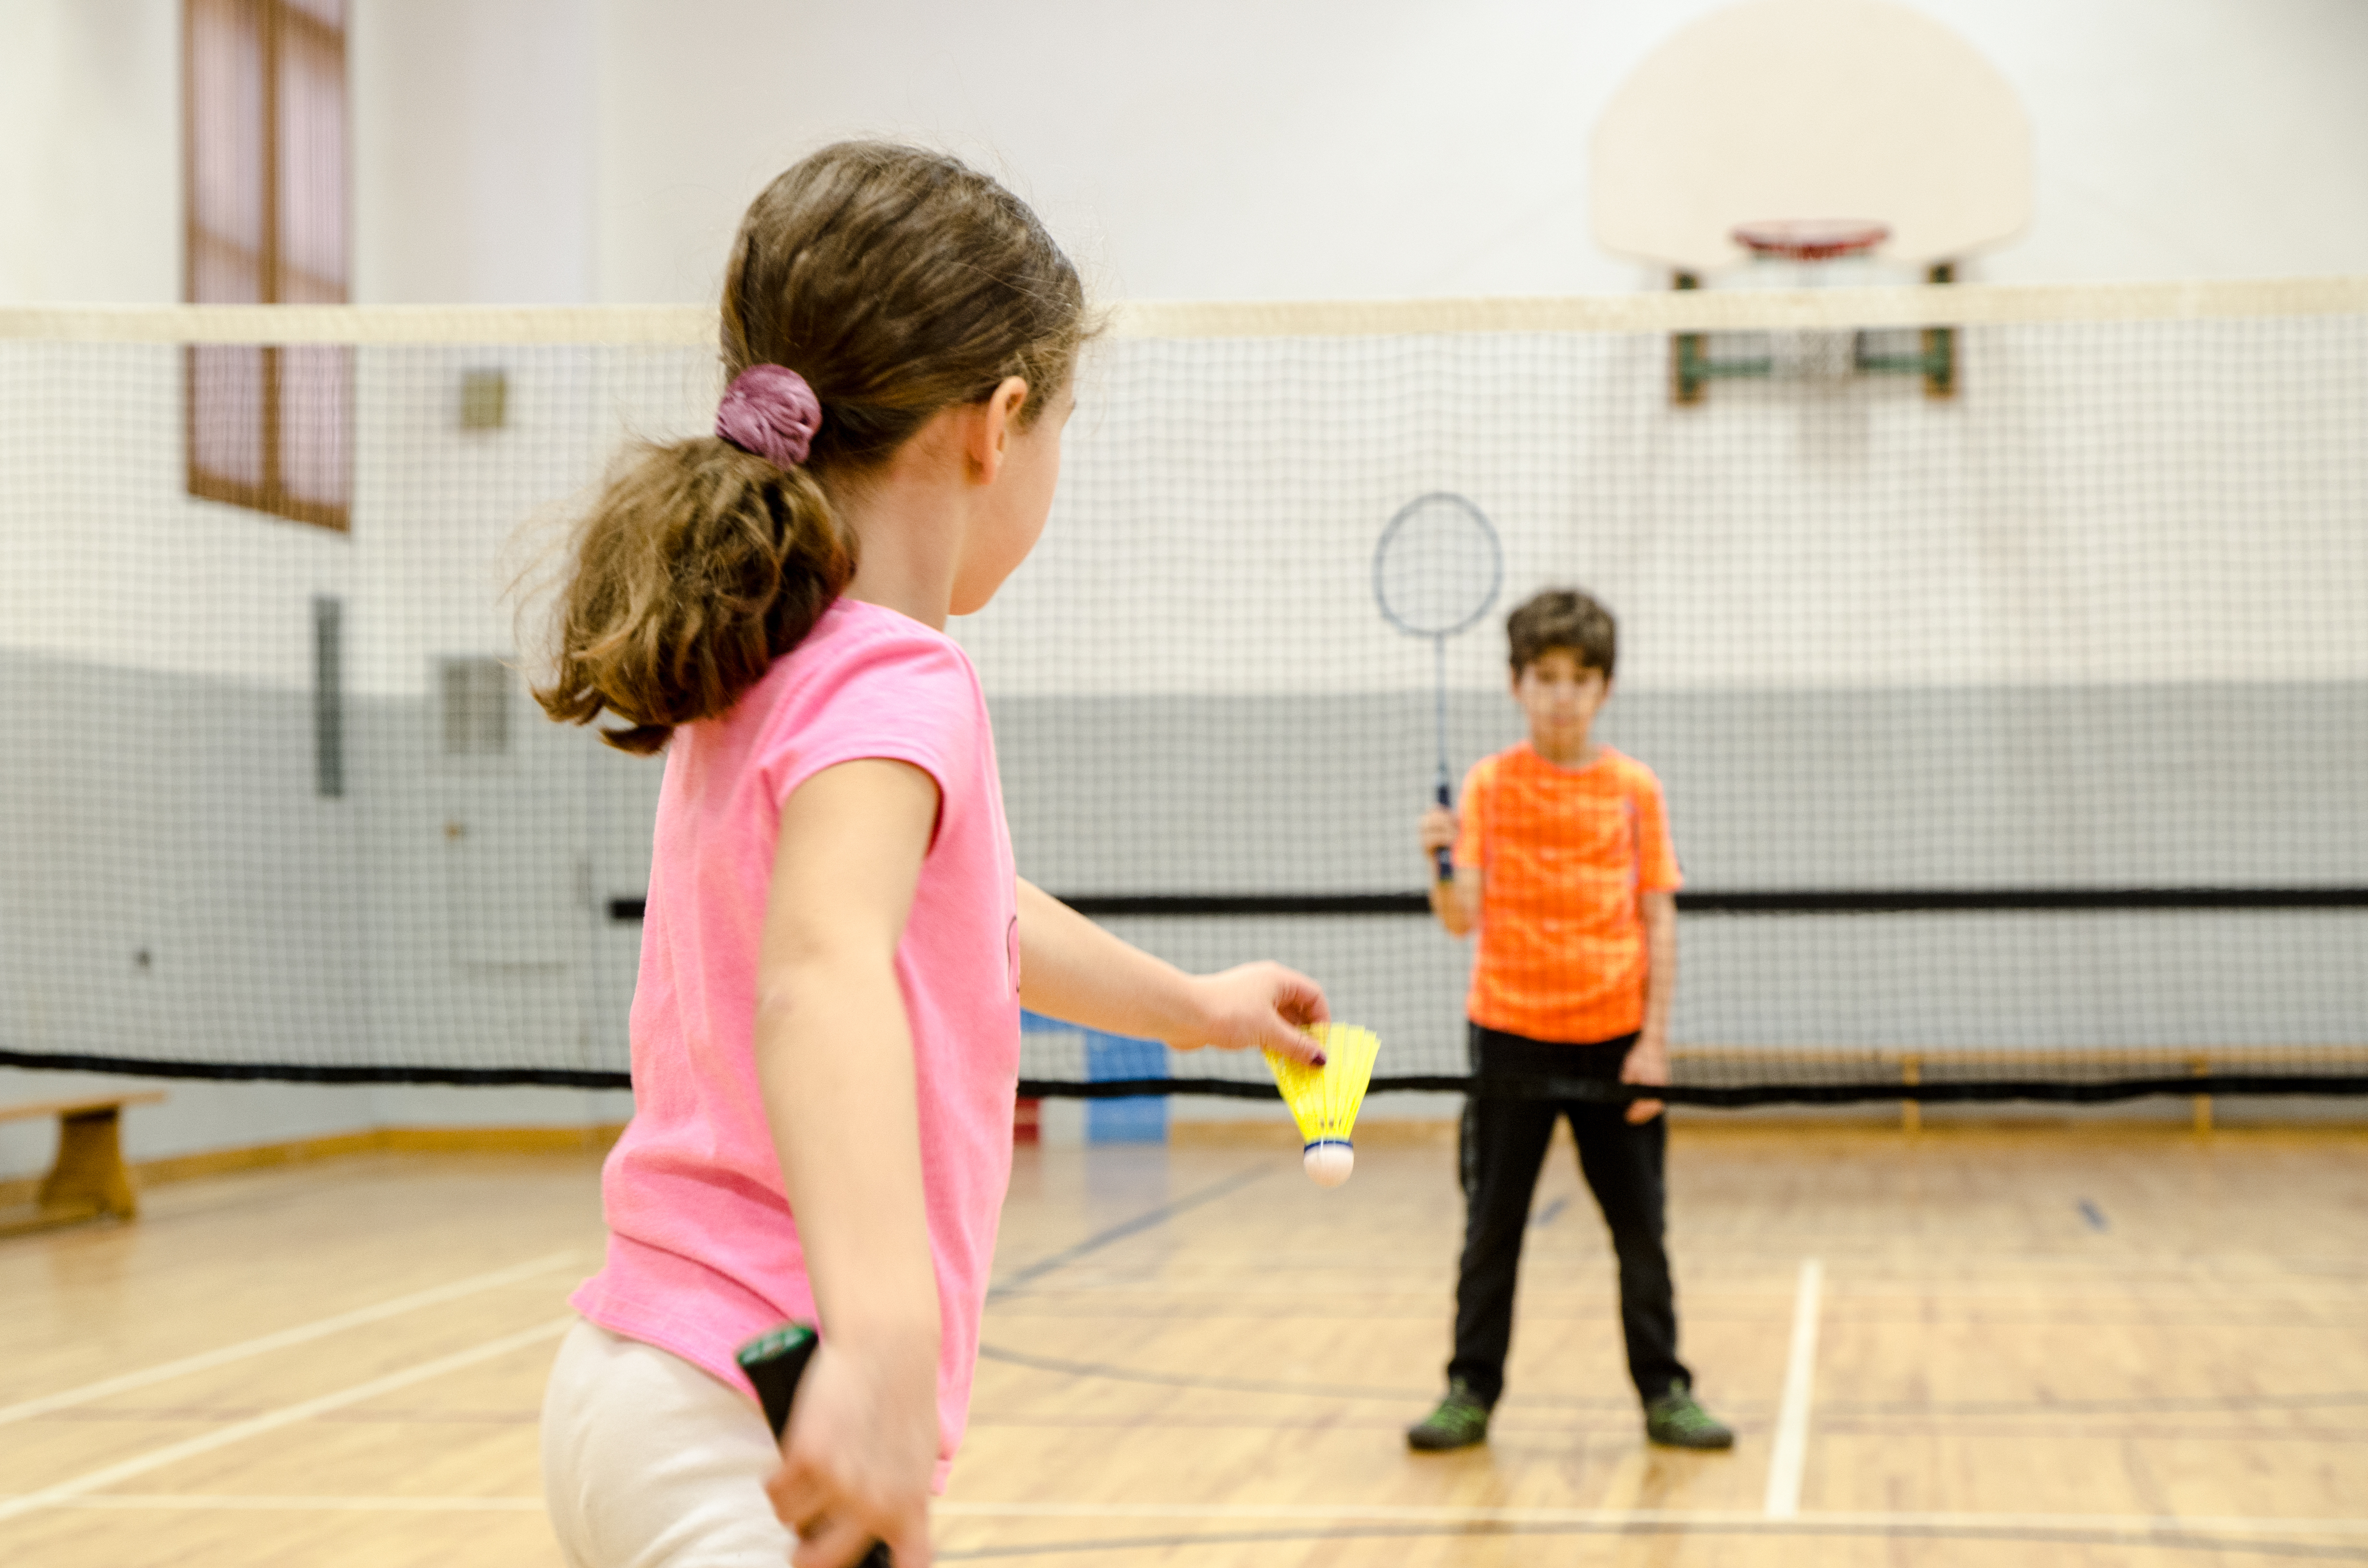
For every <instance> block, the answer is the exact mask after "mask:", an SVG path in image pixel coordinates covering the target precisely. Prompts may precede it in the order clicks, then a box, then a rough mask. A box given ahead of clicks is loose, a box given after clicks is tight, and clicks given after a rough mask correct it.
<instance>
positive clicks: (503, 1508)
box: [0, 1492, 2368, 1538]
mask: <svg viewBox="0 0 2368 1568" xmlns="http://www.w3.org/2000/svg"><path fill="white" fill-rule="evenodd" d="M12 1501H15V1499H13V1498H9V1497H6V1496H0V1504H5V1503H8V1502H12ZM50 1506H52V1507H59V1508H89V1509H98V1510H114V1511H121V1512H136V1513H174V1512H176V1511H183V1512H192V1513H199V1512H204V1513H386V1514H534V1513H541V1511H542V1506H543V1505H542V1499H541V1498H540V1497H337V1496H321V1497H303V1496H292V1497H291V1496H270V1495H256V1496H244V1495H240V1494H220V1493H170V1492H159V1493H111V1494H104V1495H100V1496H81V1497H69V1498H63V1499H60V1500H59V1501H58V1502H56V1503H54V1504H51V1505H50ZM932 1512H933V1513H934V1514H935V1515H936V1517H939V1518H943V1519H1105V1520H1113V1521H1115V1520H1122V1519H1180V1520H1197V1521H1201V1522H1206V1523H1220V1522H1234V1523H1242V1522H1247V1521H1254V1520H1265V1521H1269V1522H1272V1523H1309V1524H1324V1523H1334V1524H1353V1523H1359V1522H1366V1523H1374V1524H1438V1525H1492V1524H1494V1525H1596V1526H1601V1527H1603V1528H1621V1527H1622V1526H1633V1525H1662V1526H1670V1527H1677V1528H1682V1527H1684V1526H1687V1525H1700V1526H1703V1527H1705V1528H1712V1527H1719V1526H1725V1527H1728V1528H1733V1527H1736V1526H1748V1527H1759V1528H1769V1527H1770V1520H1769V1519H1768V1517H1767V1516H1766V1515H1765V1514H1761V1513H1757V1512H1752V1511H1749V1510H1745V1509H1736V1508H1485V1507H1465V1508H1459V1507H1421V1506H1392V1505H1388V1504H1370V1505H1360V1504H1344V1505H1341V1506H1325V1505H1322V1504H1290V1503H1278V1504H1258V1503H1202V1504H1194V1503H939V1504H938V1505H937V1506H935V1508H934V1509H933V1510H932ZM1773 1529H1774V1531H1775V1532H1776V1533H1789V1534H1801V1535H1810V1534H1815V1533H1816V1532H1817V1531H1819V1530H1831V1529H1858V1530H1882V1529H1898V1530H1913V1529H1959V1530H1981V1529H1989V1530H2059V1531H2064V1532H2066V1533H2077V1534H2083V1535H2094V1536H2099V1537H2112V1538H2119V1537H2127V1536H2160V1535H2181V1534H2196V1533H2214V1534H2226V1533H2230V1532H2250V1533H2252V1534H2254V1535H2283V1536H2310V1535H2332V1536H2368V1519H2308V1518H2300V1519H2298V1518H2258V1519H2257V1518H2248V1517H2244V1516H2242V1515H2185V1516H2183V1515H2177V1514H1968V1513H1891V1514H1884V1513H1831V1514H1823V1513H1806V1514H1796V1515H1794V1516H1793V1517H1792V1518H1791V1519H1787V1520H1782V1521H1777V1522H1776V1523H1775V1524H1774V1526H1773Z"/></svg>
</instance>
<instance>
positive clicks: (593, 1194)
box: [0, 1124, 2368, 1568]
mask: <svg viewBox="0 0 2368 1568" xmlns="http://www.w3.org/2000/svg"><path fill="white" fill-rule="evenodd" d="M1377 1131H1378V1130H1377ZM1671 1172H1672V1180H1673V1187H1674V1199H1673V1224H1672V1231H1673V1239H1674V1243H1675V1248H1676V1253H1677V1257H1678V1264H1679V1292H1680V1295H1679V1308H1680V1315H1681V1319H1682V1323H1683V1328H1684V1349H1685V1353H1686V1355H1687V1357H1688V1358H1689V1359H1690V1360H1691V1362H1692V1363H1693V1365H1694V1367H1695V1369H1696V1370H1697V1373H1698V1375H1699V1379H1700V1384H1701V1388H1702V1392H1703V1394H1704V1395H1705V1397H1706V1399H1707V1400H1708V1402H1709V1403H1711V1405H1712V1406H1713V1408H1714V1409H1715V1410H1717V1411H1718V1412H1720V1413H1721V1414H1723V1415H1726V1416H1727V1417H1729V1418H1730V1419H1731V1420H1732V1421H1733V1422H1734V1423H1735V1425H1736V1427H1737V1428H1738V1430H1739V1431H1740V1433H1741V1441H1740V1442H1739V1444H1738V1446H1737V1447H1736V1449H1735V1451H1734V1452H1733V1453H1731V1454H1725V1455H1703V1454H1680V1453H1668V1452H1663V1451H1660V1450H1656V1449H1648V1448H1647V1447H1645V1444H1644V1442H1643V1440H1642V1435H1641V1433H1640V1431H1639V1426H1638V1418H1637V1413H1636V1411H1635V1409H1634V1403H1633V1399H1632V1397H1631V1396H1630V1394H1629V1392H1628V1391H1627V1388H1626V1386H1625V1379H1624V1374H1623V1372H1622V1363H1621V1358H1620V1349H1619V1337H1618V1331H1617V1324H1616V1323H1615V1320H1614V1316H1613V1296H1612V1290H1611V1263H1610V1257H1609V1255H1608V1252H1607V1250H1606V1248H1605V1245H1604V1243H1603V1240H1602V1235H1601V1226H1600V1223H1599V1222H1598V1221H1597V1220H1596V1218H1595V1216H1594V1213H1593V1211H1592V1209H1591V1207H1590V1205H1589V1202H1588V1198H1587V1196H1586V1194H1585V1192H1584V1190H1583V1189H1582V1188H1580V1187H1578V1185H1577V1178H1576V1176H1575V1173H1574V1171H1573V1169H1572V1166H1571V1163H1570V1161H1569V1159H1568V1157H1567V1150H1566V1149H1565V1150H1562V1151H1558V1152H1557V1154H1556V1156H1555V1158H1554V1162H1553V1164H1552V1165H1550V1167H1549V1170H1548V1175H1547V1176H1546V1178H1545V1181H1544V1183H1543V1186H1542V1187H1541V1189H1540V1192H1539V1195H1538V1202H1537V1208H1536V1211H1535V1221H1534V1227H1533V1230H1532V1232H1531V1244H1530V1250H1529V1255H1528V1257H1527V1260H1526V1268H1525V1272H1524V1277H1523V1280H1522V1293H1521V1304H1520V1314H1521V1315H1520V1332H1519V1335H1518V1339H1517V1343H1516V1351H1515V1360H1514V1365H1513V1368H1512V1370H1511V1392H1509V1394H1508V1398H1507V1401H1506V1403H1505V1404H1504V1406H1503V1407H1502V1408H1501V1409H1500V1411H1499V1414H1498V1417H1497V1426H1496V1432H1495V1440H1494V1441H1493V1442H1492V1443H1491V1445H1490V1446H1489V1447H1488V1448H1487V1449H1485V1450H1480V1451H1474V1452H1467V1453H1463V1454H1453V1455H1445V1456H1430V1457H1417V1456H1413V1455H1410V1454H1408V1453H1407V1452H1406V1449H1405V1447H1404V1445H1403V1443H1402V1441H1401V1439H1400V1437H1399V1430H1400V1428H1401V1427H1402V1426H1404V1425H1405V1424H1406V1423H1407V1422H1409V1421H1411V1420H1413V1419H1415V1418H1417V1417H1418V1416H1419V1415H1421V1414H1422V1413H1423V1411H1424V1410H1425V1409H1426V1408H1427V1405H1428V1403H1429V1401H1430V1400H1431V1398H1432V1397H1434V1396H1435V1394H1436V1392H1438V1381H1439V1376H1440V1373H1439V1364H1440V1360H1441V1359H1442V1358H1443V1354H1444V1348H1445V1340H1446V1335H1447V1324H1448V1314H1449V1311H1450V1292H1451V1289H1452V1278H1453V1276H1452V1261H1453V1253H1454V1249H1455V1244H1456V1241H1457V1236H1458V1232H1459V1223H1460V1221H1459V1213H1458V1204H1457V1198H1456V1192H1455V1187H1454V1180H1453V1157H1452V1146H1451V1145H1450V1144H1449V1142H1446V1141H1445V1139H1444V1138H1440V1137H1429V1138H1407V1137H1405V1136H1404V1135H1401V1139H1400V1141H1397V1142H1390V1141H1386V1140H1384V1139H1383V1138H1381V1137H1378V1136H1371V1137H1369V1138H1368V1139H1367V1140H1366V1142H1365V1146H1364V1147H1363V1148H1362V1149H1360V1158H1359V1165H1358V1171H1357V1174H1356V1176H1355V1178H1354V1179H1353V1180H1352V1181H1351V1182H1350V1183H1349V1185H1348V1186H1347V1187H1343V1188H1341V1189H1339V1190H1338V1191H1337V1192H1329V1193H1327V1192H1324V1191H1320V1190H1318V1189H1316V1188H1315V1187H1312V1186H1310V1185H1309V1184H1308V1183H1307V1182H1306V1181H1305V1180H1304V1178H1303V1177H1302V1176H1300V1174H1299V1171H1298V1160H1297V1158H1296V1152H1295V1150H1293V1149H1292V1148H1290V1147H1289V1146H1288V1145H1286V1144H1283V1143H1281V1142H1256V1143H1251V1142H1240V1143H1233V1144H1202V1145H1197V1146H1185V1147H1180V1148H1176V1149H1158V1148H1108V1147H1105V1148H1099V1149H1092V1150H1074V1151H1036V1150H1024V1151H1022V1152H1021V1157H1020V1163H1019V1172H1018V1175H1017V1177H1016V1179H1015V1182H1014V1186H1013V1190H1012V1199H1011V1203H1010V1206H1009V1210H1008V1218H1007V1221H1006V1224H1005V1229H1004V1235H1003V1245H1002V1253H1001V1263H1000V1268H999V1278H1001V1279H1002V1281H1003V1284H1002V1285H1001V1286H1000V1287H999V1289H998V1292H997V1295H996V1300H995V1301H994V1304H993V1305H992V1307H991V1308H990V1310H989V1313H988V1319H987V1325H986V1335H985V1338H986V1344H987V1346H988V1351H987V1356H986V1360H985V1364H984V1365H983V1366H982V1367H981V1369H980V1377H979V1382H978V1392H977V1400H976V1404H975V1407H974V1412H973V1425H972V1428H971V1435H970V1440H969V1443H968V1446H967V1448H966V1449H965V1450H964V1452H963V1454H962V1460H961V1461H960V1463H959V1464H958V1466H957V1468H956V1471H955V1478H954V1483H953V1489H952V1491H951V1494H950V1495H949V1496H948V1497H947V1498H946V1499H945V1501H944V1503H943V1504H942V1506H940V1508H939V1514H938V1525H937V1530H938V1539H939V1549H940V1554H941V1556H942V1557H943V1558H944V1559H945V1560H946V1561H949V1562H990V1561H991V1562H1015V1563H1064V1562H1110V1563H1122V1564H1175V1565H1178V1568H1183V1565H1190V1568H1235V1565H1239V1568H1283V1565H1300V1564H1307V1565H1311V1568H1312V1565H1318V1564H1321V1565H1325V1568H1361V1565H1367V1564H1372V1565H1381V1564H1390V1565H1398V1564H1430V1563H1455V1564H1467V1563H1469V1564H1497V1563H1505V1564H1511V1563H1537V1562H1555V1563H1563V1562H1571V1563H1593V1562H1605V1563H1611V1562H1622V1563H1626V1562H1635V1563H1656V1564H1659V1563H1669V1564H1684V1563H1713V1562H1714V1563H1718V1564H1723V1565H1724V1564H1762V1563H1780V1562H1781V1563H1788V1564H1789V1563H1816V1564H1819V1565H1826V1564H1839V1565H1845V1568H1847V1565H1853V1564H1861V1563H1863V1564H1870V1565H1872V1564H1876V1563H1882V1564H1951V1565H1955V1564H1965V1565H1973V1564H1983V1565H1988V1564H1998V1565H2005V1564H2023V1563H2032V1562H2047V1563H2132V1564H2157V1563H2159V1564H2172V1563H2178V1564H2211V1563H2251V1562H2271V1561H2283V1560H2292V1559H2305V1560H2317V1561H2336V1562H2346V1561H2368V1133H2362V1132H2360V1131H2322V1132H2301V1131H2229V1132H2221V1133H2217V1134H2214V1135H2213V1136H2211V1137H2208V1138H2198V1137H2195V1136H2192V1135H2191V1134H2186V1133H2181V1132H2172V1131H2156V1130H2133V1129H2123V1130H2118V1131H2116V1130H2108V1129H2093V1128H2092V1129H2088V1130H2082V1131H2070V1130H2065V1129H2060V1128H2059V1129H2032V1130H1964V1129H1935V1130H1928V1131H1924V1132H1922V1133H1920V1134H1917V1135H1912V1136H1911V1135H1907V1134H1903V1133H1900V1132H1897V1131H1875V1130H1841V1129H1835V1128H1824V1129H1814V1130H1804V1129H1802V1128H1799V1127H1785V1126H1782V1125H1769V1124H1762V1125H1757V1126H1738V1125H1733V1124H1729V1125H1725V1126H1719V1125H1714V1124H1713V1125H1710V1126H1700V1125H1697V1126H1696V1127H1693V1128H1690V1129H1681V1130H1680V1131H1679V1135H1678V1137H1677V1140H1676V1142H1675V1143H1674V1146H1673V1149H1672V1161H1671ZM596 1177H597V1167H596V1164H595V1162H594V1160H593V1159H592V1158H591V1157H590V1156H588V1155H566V1156H562V1155H451V1154H445V1155H420V1154H408V1155H397V1154H375V1155H368V1156H361V1157H355V1158H349V1159H345V1160H338V1161H332V1162H324V1163H319V1164H313V1165H298V1166H287V1167H281V1168H278V1169H273V1170H266V1171H256V1172H249V1173H243V1174H238V1175H231V1176H212V1177H208V1178H204V1179H200V1180H192V1181H187V1182H181V1183H176V1184H174V1185H170V1186H165V1187H157V1188H155V1189H154V1190H153V1191H151V1192H150V1193H149V1194H148V1195H147V1197H146V1200H145V1201H146V1208H145V1213H144V1216H143V1218H142V1219H141V1220H140V1221H139V1222H138V1223H136V1224H133V1225H128V1226H121V1227H107V1226H99V1227H91V1228H86V1229H83V1230H79V1231H74V1232H63V1233H52V1234H49V1235H41V1236H30V1237H23V1238H19V1239H17V1240H13V1241H10V1242H7V1243H6V1244H0V1562H6V1563H9V1564H11V1565H15V1568H143V1565H148V1564H160V1565H161V1564H166V1563H170V1564H176V1565H188V1568H203V1565H214V1564H222V1565H228V1564H239V1565H243V1568H274V1565H280V1564H324V1565H325V1564H339V1565H347V1568H377V1565H381V1564H410V1563H418V1564H436V1565H438V1568H476V1565H480V1564H482V1565H484V1568H494V1565H500V1568H529V1565H538V1564H552V1563H555V1562H557V1561H558V1558H557V1553H556V1551H554V1549H553V1548H552V1544H551V1540H550V1537H549V1534H548V1532H547V1530H546V1529H545V1528H544V1525H543V1522H542V1519H541V1505H540V1501H539V1494H538V1485H537V1481H536V1468H535V1466H536V1460H535V1453H536V1444H535V1419H536V1410H537V1406H538V1403H539V1400H540V1395H541V1382H542V1377H543V1372H544V1369H545V1368H546V1366H547V1365H548V1363H549V1360H550V1357H551V1354H552V1344H553V1340H554V1339H555V1337H556V1335H558V1333H559V1332H560V1331H561V1328H562V1326H563V1325H564V1323H565V1321H566V1319H565V1309H564V1297H565V1294H566V1292H567V1290H568V1289H569V1288H570V1287H571V1286H572V1284H573V1283H574V1282H575V1280H576V1279H577V1278H580V1277H581V1276H582V1275H583V1274H584V1273H585V1272H586V1270H587V1269H588V1268H589V1267H590V1266H591V1264H592V1261H593V1259H594V1258H595V1257H596V1256H597V1255H598V1248H599V1244H600V1234H601V1233H600V1226H599V1217H598V1193H597V1186H596Z"/></svg>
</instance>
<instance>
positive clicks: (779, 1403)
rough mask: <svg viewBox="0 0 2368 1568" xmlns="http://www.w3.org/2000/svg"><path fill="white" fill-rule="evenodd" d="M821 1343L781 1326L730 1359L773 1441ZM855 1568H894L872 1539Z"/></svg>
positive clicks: (786, 1425) (795, 1327) (809, 1332)
mask: <svg viewBox="0 0 2368 1568" xmlns="http://www.w3.org/2000/svg"><path fill="white" fill-rule="evenodd" d="M821 1344H822V1340H821V1338H820V1337H819V1336H817V1335H815V1333H814V1330H813V1329H811V1328H809V1327H807V1326H806V1325H805V1324H802V1323H785V1324H782V1325H781V1326H780V1327H779V1328H777V1329H775V1330H773V1332H772V1333H770V1334H760V1335H757V1337H756V1338H754V1339H752V1340H750V1341H749V1342H748V1343H747V1344H746V1345H743V1346H740V1349H739V1351H738V1352H737V1354H736V1355H735V1356H734V1359H735V1360H737V1361H738V1362H739V1363H740V1369H741V1370H742V1371H744V1372H746V1373H747V1374H748V1381H749V1382H750V1383H751V1384H753V1385H754V1386H755V1388H756V1390H757V1403H759V1404H762V1405H763V1406H764V1407H765V1424H766V1425H767V1426H770V1427H771V1428H772V1429H773V1437H774V1440H775V1441H776V1442H778V1441H780V1436H781V1434H782V1433H784V1432H786V1431H788V1430H789V1429H790V1406H791V1404H793V1403H796V1401H797V1397H798V1380H799V1379H801V1378H803V1377H804V1376H805V1375H806V1363H808V1362H809V1361H812V1360H813V1359H814V1350H815V1347H816V1346H820V1345H821ZM856 1568H894V1559H892V1558H891V1557H890V1556H889V1555H888V1549H887V1548H886V1547H884V1546H882V1545H881V1544H880V1542H878V1541H876V1540H875V1541H873V1542H872V1543H871V1551H867V1552H865V1553H864V1554H863V1555H862V1557H860V1559H858V1560H857V1562H856Z"/></svg>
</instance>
